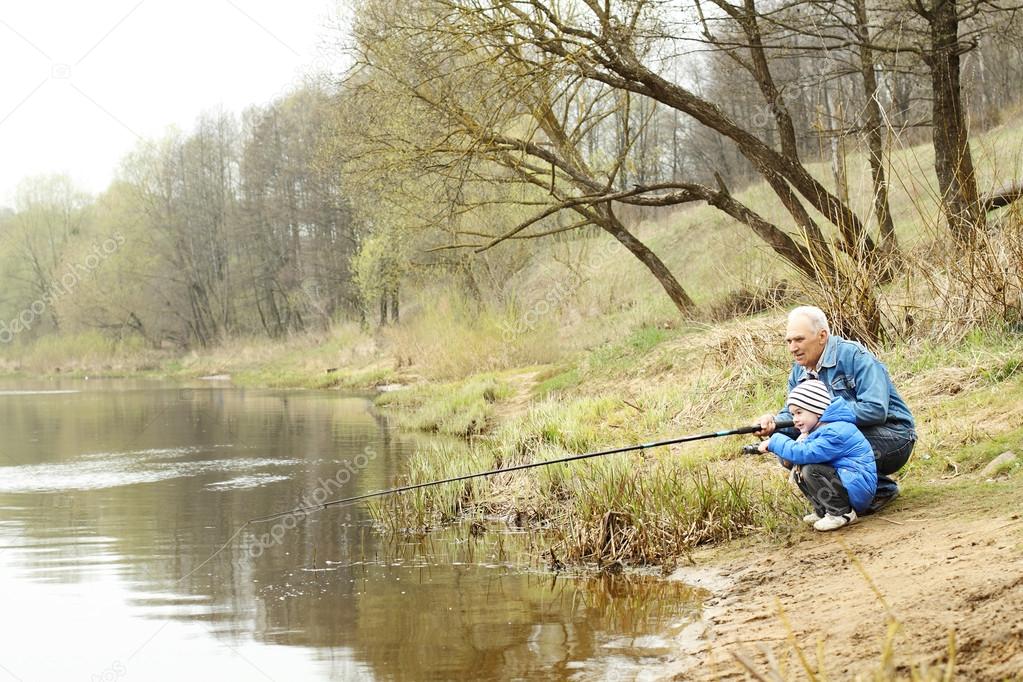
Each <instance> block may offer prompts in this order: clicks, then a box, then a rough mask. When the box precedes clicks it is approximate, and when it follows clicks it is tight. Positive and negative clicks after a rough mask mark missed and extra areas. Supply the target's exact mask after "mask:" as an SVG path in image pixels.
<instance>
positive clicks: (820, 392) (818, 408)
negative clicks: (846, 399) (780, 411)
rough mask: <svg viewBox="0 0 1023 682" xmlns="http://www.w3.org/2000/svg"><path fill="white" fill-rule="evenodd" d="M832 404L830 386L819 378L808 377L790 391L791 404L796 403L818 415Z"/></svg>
mask: <svg viewBox="0 0 1023 682" xmlns="http://www.w3.org/2000/svg"><path fill="white" fill-rule="evenodd" d="M830 404H831V396H830V395H829V394H828V387H827V386H825V385H824V382H822V381H820V380H818V379H808V380H807V381H804V382H803V383H801V384H799V385H798V386H796V387H795V388H794V389H792V393H789V405H796V406H797V407H801V408H803V409H804V410H806V411H807V412H813V413H814V414H816V415H821V414H824V410H826V409H828V405H830Z"/></svg>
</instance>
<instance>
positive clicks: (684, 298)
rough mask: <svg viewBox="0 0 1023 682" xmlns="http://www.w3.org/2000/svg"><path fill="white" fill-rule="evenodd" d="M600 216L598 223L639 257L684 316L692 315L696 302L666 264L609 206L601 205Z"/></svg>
mask: <svg viewBox="0 0 1023 682" xmlns="http://www.w3.org/2000/svg"><path fill="white" fill-rule="evenodd" d="M599 213H600V216H599V218H598V220H597V224H599V225H600V226H601V227H602V228H603V229H604V230H605V231H606V232H607V233H608V234H610V235H611V236H613V237H614V238H615V239H617V240H618V241H619V242H620V243H621V244H622V245H623V246H624V247H625V248H627V249H628V250H629V253H631V254H632V255H633V256H635V257H636V258H638V259H639V261H640V262H641V263H642V264H643V265H645V266H646V268H647V270H649V271H650V274H652V275H653V276H654V278H655V279H656V280H657V281H658V283H659V284H660V285H661V287H663V288H664V292H665V293H666V294H668V298H670V299H671V302H672V303H674V304H675V307H676V308H678V311H679V312H680V313H681V314H682V315H683V316H685V317H690V316H692V314H693V312H694V311H695V310H696V303H695V302H693V299H692V298H690V297H689V294H687V293H686V290H685V289H683V288H682V285H681V284H679V283H678V280H677V279H675V276H674V275H672V274H671V270H669V269H668V266H666V265H665V264H664V262H663V261H662V260H661V259H660V258H658V257H657V254H655V253H654V252H653V251H651V250H650V249H649V248H647V246H646V244H644V243H643V242H641V241H639V240H638V239H636V237H635V236H633V234H632V233H631V232H629V231H628V230H627V229H625V226H624V225H622V223H621V221H620V220H619V219H618V217H617V216H616V215H615V214H614V211H612V210H611V207H610V206H605V207H601V208H600V209H599Z"/></svg>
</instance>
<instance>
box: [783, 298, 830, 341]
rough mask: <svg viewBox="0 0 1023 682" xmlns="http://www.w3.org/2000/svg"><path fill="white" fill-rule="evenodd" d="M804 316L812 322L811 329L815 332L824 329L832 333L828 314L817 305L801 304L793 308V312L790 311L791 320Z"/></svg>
mask: <svg viewBox="0 0 1023 682" xmlns="http://www.w3.org/2000/svg"><path fill="white" fill-rule="evenodd" d="M797 317H802V318H803V319H805V320H806V321H807V322H809V323H810V331H811V332H813V333H814V334H817V333H819V332H820V331H821V330H822V329H823V330H824V331H826V332H827V333H828V334H829V335H830V334H831V327H830V326H829V325H828V316H827V315H825V314H824V311H823V310H821V309H820V308H818V307H817V306H815V305H801V306H799V307H798V308H793V309H792V312H790V313H789V322H792V320H794V319H796V318H797Z"/></svg>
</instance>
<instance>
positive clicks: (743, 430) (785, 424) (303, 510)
mask: <svg viewBox="0 0 1023 682" xmlns="http://www.w3.org/2000/svg"><path fill="white" fill-rule="evenodd" d="M792 425H793V424H792V422H791V421H778V422H775V424H774V426H775V429H776V430H777V429H787V428H790V427H791V426H792ZM760 430H761V427H760V425H759V424H757V425H753V426H743V427H740V428H737V429H730V430H728V431H713V432H711V433H701V434H697V435H693V436H681V437H679V438H671V439H669V440H659V441H655V442H652V443H641V444H639V445H629V446H626V447H623V448H613V449H611V450H600V451H598V452H587V453H584V454H581V455H570V456H568V457H561V458H559V459H548V460H544V461H541V462H527V463H526V464H516V465H515V466H510V467H502V468H500V469H491V470H490V471H480V472H477V473H474V474H463V475H461V476H453V477H451V478H444V479H441V480H439V481H428V482H426V483H414V484H410V485H403V486H401V487H398V488H390V489H388V490H378V491H376V492H372V493H364V494H362V495H356V496H354V497H346V498H344V499H340V500H330V501H328V502H323V503H322V504H317V505H313V506H310V507H297V508H295V509H289V510H288V511H283V512H278V513H276V514H270V515H269V516H261V517H258V518H255V519H249V520H248V521H246V522H245V525H246V526H247V525H249V524H250V523H261V522H264V521H273V520H274V519H279V518H281V517H284V516H289V515H291V514H309V513H311V512H316V511H320V510H323V509H326V508H327V507H336V506H338V505H347V504H352V503H355V502H361V501H362V500H369V499H372V498H375V497H383V496H385V495H394V494H396V493H404V492H408V491H410V490H418V489H420V488H429V487H431V486H435V485H442V484H444V483H457V482H459V481H467V480H469V479H472V478H484V477H487V476H496V475H497V474H505V473H508V472H510V471H522V470H523V469H532V468H533V467H543V466H549V465H551V464H564V463H566V462H575V461H579V460H582V459H590V458H592V457H603V456H605V455H617V454H619V453H622V452H632V451H633V450H648V449H650V448H659V447H661V446H663V445H675V444H677V443H691V442H693V441H697V440H707V439H709V438H721V437H722V436H739V435H742V434H747V433H756V432H757V431H760Z"/></svg>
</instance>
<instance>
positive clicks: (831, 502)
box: [796, 464, 852, 517]
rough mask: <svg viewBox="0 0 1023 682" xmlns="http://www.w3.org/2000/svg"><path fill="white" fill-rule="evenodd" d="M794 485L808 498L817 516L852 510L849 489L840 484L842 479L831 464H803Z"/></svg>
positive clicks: (839, 514) (846, 512) (839, 513)
mask: <svg viewBox="0 0 1023 682" xmlns="http://www.w3.org/2000/svg"><path fill="white" fill-rule="evenodd" d="M796 485H798V486H799V489H800V490H802V491H803V494H804V495H806V497H807V498H808V499H809V500H810V504H812V505H813V511H814V512H815V513H816V514H817V516H821V517H823V516H824V515H825V514H831V515H832V516H841V515H842V514H848V513H849V512H850V511H852V505H851V504H849V491H848V490H846V489H845V486H844V485H842V479H841V478H839V477H838V472H837V471H835V467H833V466H829V465H827V464H804V465H803V466H801V467H799V473H798V474H796Z"/></svg>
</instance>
